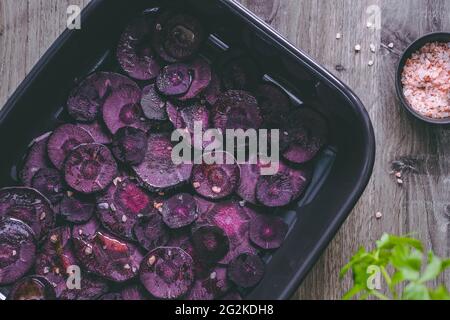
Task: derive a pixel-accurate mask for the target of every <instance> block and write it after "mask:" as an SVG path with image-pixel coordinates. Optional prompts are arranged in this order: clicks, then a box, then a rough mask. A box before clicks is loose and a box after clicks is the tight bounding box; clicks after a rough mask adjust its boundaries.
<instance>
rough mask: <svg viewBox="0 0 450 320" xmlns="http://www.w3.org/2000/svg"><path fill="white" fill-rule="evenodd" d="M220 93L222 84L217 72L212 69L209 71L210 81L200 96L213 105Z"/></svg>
mask: <svg viewBox="0 0 450 320" xmlns="http://www.w3.org/2000/svg"><path fill="white" fill-rule="evenodd" d="M221 94H222V84H221V82H220V78H219V76H218V75H217V73H215V72H214V71H213V72H211V81H210V83H209V85H208V87H206V89H205V90H204V91H203V92H202V93H201V96H202V97H204V99H205V100H206V102H208V103H209V104H210V105H211V106H213V105H214V104H215V103H216V102H217V99H219V96H220V95H221Z"/></svg>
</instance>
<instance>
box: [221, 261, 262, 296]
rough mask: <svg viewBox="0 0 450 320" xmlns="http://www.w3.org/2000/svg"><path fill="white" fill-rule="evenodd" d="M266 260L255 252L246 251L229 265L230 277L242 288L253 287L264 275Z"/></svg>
mask: <svg viewBox="0 0 450 320" xmlns="http://www.w3.org/2000/svg"><path fill="white" fill-rule="evenodd" d="M264 272H265V265H264V262H263V261H262V260H261V258H260V257H258V256H257V255H255V254H248V253H244V254H241V255H239V256H238V257H236V258H235V259H233V261H231V262H230V265H229V266H228V278H229V279H230V280H231V281H232V282H234V284H236V285H237V286H239V287H241V288H252V287H254V286H256V285H257V284H258V283H259V282H260V281H261V279H262V278H263V277H264Z"/></svg>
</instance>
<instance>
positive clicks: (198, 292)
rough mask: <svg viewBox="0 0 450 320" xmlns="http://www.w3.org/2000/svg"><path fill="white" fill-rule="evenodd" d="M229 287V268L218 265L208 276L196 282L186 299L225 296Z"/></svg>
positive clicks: (209, 298) (206, 298) (208, 298)
mask: <svg viewBox="0 0 450 320" xmlns="http://www.w3.org/2000/svg"><path fill="white" fill-rule="evenodd" d="M229 288H230V283H229V281H228V278H227V269H225V268H220V267H218V268H216V269H214V270H213V271H212V272H211V273H210V274H209V275H208V276H207V277H206V278H204V279H197V280H196V281H195V282H194V285H193V287H192V289H191V290H190V291H189V293H188V295H187V296H186V300H214V299H217V298H218V297H221V296H223V295H224V294H225V293H226V292H227V291H228V289H229Z"/></svg>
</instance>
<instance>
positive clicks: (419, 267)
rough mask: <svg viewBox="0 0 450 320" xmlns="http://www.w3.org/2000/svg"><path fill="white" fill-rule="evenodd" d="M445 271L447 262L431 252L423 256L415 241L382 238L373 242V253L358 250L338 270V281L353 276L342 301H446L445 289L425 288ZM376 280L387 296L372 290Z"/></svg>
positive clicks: (384, 236)
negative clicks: (350, 273)
mask: <svg viewBox="0 0 450 320" xmlns="http://www.w3.org/2000/svg"><path fill="white" fill-rule="evenodd" d="M449 267H450V259H442V258H439V257H438V256H436V255H435V254H434V253H433V252H431V251H430V252H428V254H425V253H424V249H423V245H422V243H421V242H420V241H419V240H417V239H414V238H408V237H398V236H393V235H388V234H384V235H383V236H382V237H381V239H380V240H378V241H376V249H374V250H373V251H367V250H366V249H364V248H361V249H359V251H358V252H357V253H356V254H355V255H354V256H353V257H352V258H351V260H350V262H349V263H348V264H347V265H345V266H344V268H343V269H342V270H341V273H340V276H341V279H342V278H343V277H344V276H345V275H346V274H347V273H348V272H349V271H352V274H353V287H352V288H351V289H350V290H349V291H348V292H347V293H346V294H345V295H344V296H343V299H345V300H349V299H352V298H355V297H358V298H359V299H361V300H366V299H368V298H370V297H375V298H378V299H382V300H390V299H394V300H398V299H400V300H450V293H449V291H448V289H447V288H446V287H445V285H440V286H438V287H437V288H430V287H428V286H427V283H428V282H429V281H432V280H435V279H436V278H437V277H438V276H439V275H440V274H441V273H442V272H444V270H445V269H447V268H449ZM377 277H379V279H382V280H384V284H385V287H386V289H388V290H384V291H383V292H385V291H388V292H389V293H388V294H385V293H383V292H381V291H380V288H378V289H377V288H376V287H377V286H376V280H377ZM380 282H381V281H380Z"/></svg>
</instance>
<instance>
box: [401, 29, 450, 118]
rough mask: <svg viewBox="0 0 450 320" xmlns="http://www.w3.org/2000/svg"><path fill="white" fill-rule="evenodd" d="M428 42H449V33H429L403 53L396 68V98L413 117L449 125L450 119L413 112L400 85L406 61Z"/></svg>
mask: <svg viewBox="0 0 450 320" xmlns="http://www.w3.org/2000/svg"><path fill="white" fill-rule="evenodd" d="M430 42H450V32H434V33H429V34H427V35H425V36H423V37H421V38H419V39H417V40H416V41H414V42H413V43H412V44H411V45H410V46H409V47H408V48H407V49H406V50H405V52H404V53H403V55H402V58H401V59H400V62H399V63H398V67H397V76H396V79H395V87H396V90H397V96H398V98H399V99H400V101H401V103H402V105H403V107H404V108H405V109H406V110H408V111H409V112H410V113H411V114H412V115H413V116H414V117H416V118H417V119H420V120H422V121H425V122H428V123H430V124H441V125H447V124H450V117H448V118H444V119H434V118H430V117H426V116H423V115H421V114H420V113H418V112H417V111H415V110H414V109H413V108H412V107H411V106H410V105H409V103H408V101H407V100H406V98H405V95H404V94H403V85H402V73H403V68H404V66H405V63H406V61H407V60H408V59H409V58H411V56H412V54H413V53H414V52H417V51H418V50H419V49H420V48H422V47H423V46H424V45H426V44H427V43H430Z"/></svg>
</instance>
